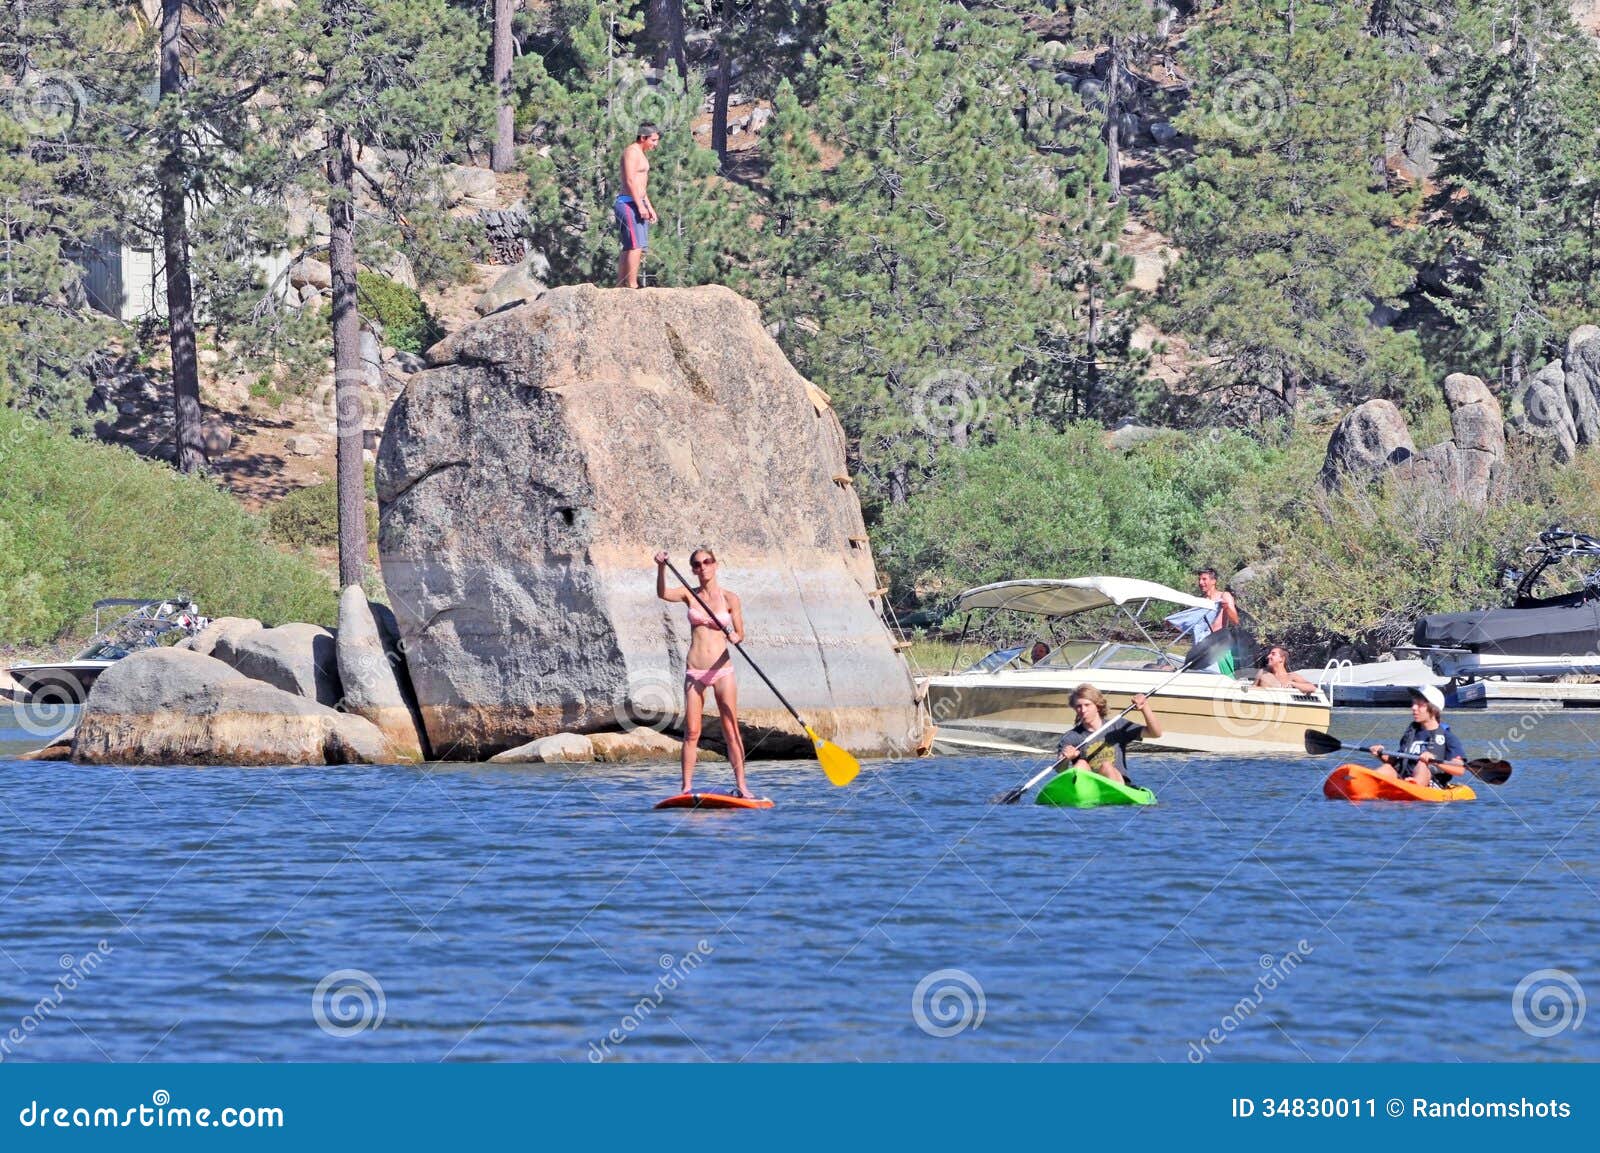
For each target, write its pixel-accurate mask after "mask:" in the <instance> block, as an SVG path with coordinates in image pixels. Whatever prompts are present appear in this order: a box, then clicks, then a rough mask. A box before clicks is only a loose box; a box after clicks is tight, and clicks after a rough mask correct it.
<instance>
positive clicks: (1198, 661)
mask: <svg viewBox="0 0 1600 1153" xmlns="http://www.w3.org/2000/svg"><path fill="white" fill-rule="evenodd" d="M1233 641H1234V638H1233V630H1232V629H1231V628H1224V629H1218V630H1217V631H1216V632H1214V633H1212V634H1211V635H1210V636H1208V637H1207V638H1206V639H1205V640H1203V641H1201V642H1200V643H1199V644H1197V645H1195V646H1194V647H1193V648H1192V649H1190V650H1189V651H1188V653H1187V654H1185V656H1184V658H1183V663H1182V664H1181V665H1179V666H1178V668H1177V670H1176V671H1175V672H1174V673H1173V674H1172V675H1171V676H1170V677H1168V678H1167V679H1166V680H1164V681H1162V682H1161V683H1160V684H1159V685H1157V686H1156V687H1155V688H1153V689H1151V690H1150V691H1149V692H1147V693H1142V694H1138V695H1141V696H1143V697H1144V698H1145V699H1146V700H1148V699H1149V698H1151V697H1153V696H1155V695H1156V694H1157V693H1159V692H1160V691H1161V690H1162V689H1164V688H1166V687H1167V686H1168V685H1170V684H1171V683H1172V682H1173V681H1175V680H1177V679H1178V678H1179V677H1180V676H1182V675H1183V674H1184V673H1187V672H1191V671H1193V670H1194V669H1195V668H1196V667H1197V666H1199V665H1209V664H1211V663H1212V662H1213V661H1215V660H1216V659H1217V658H1219V657H1220V656H1222V654H1223V653H1225V652H1227V651H1228V650H1229V649H1230V648H1232V647H1233ZM1132 711H1133V702H1132V701H1129V702H1128V705H1127V707H1126V708H1124V709H1123V710H1122V711H1121V712H1120V713H1118V714H1117V715H1116V716H1114V717H1112V718H1111V719H1110V720H1109V721H1107V722H1105V724H1103V725H1101V726H1100V727H1099V728H1098V729H1096V730H1095V731H1094V732H1092V733H1090V734H1089V735H1088V736H1087V737H1085V738H1084V740H1083V743H1082V744H1081V745H1079V746H1078V756H1079V757H1082V756H1083V755H1084V754H1085V753H1087V752H1088V751H1089V750H1090V749H1091V748H1092V747H1093V746H1094V744H1095V743H1096V742H1097V741H1099V739H1100V738H1101V737H1103V736H1104V735H1105V734H1106V733H1107V732H1108V731H1110V729H1111V726H1112V725H1114V724H1116V723H1117V722H1118V721H1120V720H1121V719H1122V718H1123V717H1125V716H1127V715H1128V714H1129V713H1131V712H1132ZM1066 763H1067V762H1066V760H1065V759H1063V760H1059V761H1056V762H1055V763H1054V764H1052V765H1050V766H1049V767H1047V768H1044V769H1041V770H1040V771H1039V772H1037V773H1035V774H1034V775H1033V776H1031V777H1029V778H1028V779H1027V780H1026V781H1023V782H1022V784H1020V785H1018V786H1017V787H1016V788H1014V789H1008V790H1006V791H1005V792H1003V793H1001V794H1000V795H999V796H997V797H990V798H989V800H990V803H991V804H996V805H1014V804H1016V803H1017V802H1018V801H1020V800H1021V799H1022V795H1023V794H1024V793H1026V792H1027V791H1028V790H1029V789H1031V788H1033V786H1034V785H1037V784H1038V783H1039V782H1040V781H1042V780H1044V779H1045V778H1046V777H1048V776H1049V775H1050V774H1051V773H1058V772H1060V771H1061V769H1062V766H1064V765H1065V764H1066Z"/></svg>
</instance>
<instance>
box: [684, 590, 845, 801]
mask: <svg viewBox="0 0 1600 1153" xmlns="http://www.w3.org/2000/svg"><path fill="white" fill-rule="evenodd" d="M666 563H667V568H669V569H671V570H672V575H673V576H675V577H677V578H678V583H679V584H681V585H682V586H683V587H684V588H685V589H687V590H688V592H689V595H690V596H692V597H693V598H694V599H695V600H696V601H697V602H698V603H699V605H700V607H701V608H703V609H705V610H706V616H708V617H710V618H711V619H712V620H714V621H716V622H717V624H718V625H719V626H720V627H721V628H722V631H723V632H724V633H725V634H727V637H728V643H729V644H731V645H732V646H733V647H734V648H736V649H738V650H739V655H740V656H741V657H743V658H744V659H745V660H746V661H747V662H748V663H749V665H750V667H751V668H753V669H755V671H756V676H758V677H760V678H761V679H762V680H763V681H766V683H767V688H769V689H771V690H772V695H773V696H775V697H777V698H778V700H779V701H780V702H782V704H783V707H784V708H786V709H788V710H789V715H790V716H791V717H793V718H794V719H795V722H796V723H797V724H798V725H799V726H800V727H801V728H802V729H804V730H805V731H806V736H808V737H810V738H811V747H812V748H813V749H814V750H815V751H816V754H817V762H818V763H819V764H820V765H821V766H822V771H823V772H824V773H826V774H827V776H828V780H830V781H832V782H833V783H834V784H836V785H848V784H849V783H850V782H851V781H853V780H855V778H856V774H857V773H859V772H860V771H861V762H859V761H857V760H856V759H855V758H854V757H852V756H851V755H850V754H849V753H847V752H846V751H845V750H843V749H841V748H840V747H839V746H838V745H836V744H834V743H833V742H832V741H829V740H826V739H825V738H823V737H819V736H818V735H817V733H816V730H815V729H813V728H812V727H811V726H810V725H808V724H806V722H805V720H804V719H802V717H801V716H800V714H799V713H797V712H795V711H794V706H793V705H791V704H790V703H789V701H788V698H786V697H785V696H784V695H783V694H782V693H780V692H779V691H778V686H777V685H775V684H773V683H772V680H771V679H770V678H769V677H768V676H767V674H766V673H764V672H762V671H761V666H760V665H758V664H756V662H755V661H753V660H751V659H750V654H749V653H747V652H745V651H744V646H743V645H741V644H740V643H739V642H738V641H736V640H734V639H733V630H731V629H729V628H728V627H727V626H726V625H723V624H722V620H721V618H720V617H718V616H717V614H716V613H714V612H712V611H711V606H710V605H708V604H706V602H705V601H704V599H702V598H701V596H700V594H699V593H697V592H695V591H694V586H693V585H692V584H690V583H689V582H688V581H686V580H684V579H683V574H682V573H681V572H679V571H678V570H677V568H676V566H674V565H673V563H672V562H671V561H667V562H666Z"/></svg>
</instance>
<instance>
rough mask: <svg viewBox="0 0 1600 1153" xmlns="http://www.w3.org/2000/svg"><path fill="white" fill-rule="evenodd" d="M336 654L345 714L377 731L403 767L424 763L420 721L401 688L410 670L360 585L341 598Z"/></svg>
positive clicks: (351, 586) (350, 588) (351, 587)
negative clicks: (388, 642) (387, 638)
mask: <svg viewBox="0 0 1600 1153" xmlns="http://www.w3.org/2000/svg"><path fill="white" fill-rule="evenodd" d="M334 649H335V653H336V655H337V660H338V678H339V684H340V687H341V688H342V689H343V690H344V701H343V706H342V707H343V708H344V711H345V712H347V713H354V714H355V715H356V716H358V717H365V718H367V720H369V721H371V722H372V723H373V724H375V725H377V726H378V728H379V729H380V730H381V731H382V732H383V735H384V737H385V738H387V739H388V741H389V745H390V747H391V749H392V750H393V753H394V757H395V759H396V760H397V761H420V760H422V759H423V752H422V738H421V734H420V733H419V731H418V723H417V718H416V715H415V714H414V713H413V712H412V708H411V704H410V703H409V702H408V701H407V700H406V694H405V692H404V691H402V689H401V685H400V682H401V679H402V678H403V677H404V676H405V669H404V667H403V665H401V663H400V659H399V654H398V653H397V652H395V651H394V649H393V646H392V645H385V644H384V638H383V634H382V632H381V631H380V630H379V627H378V621H377V619H376V617H374V615H373V612H372V606H371V605H369V604H368V603H367V595H366V593H365V592H363V591H362V588H361V586H360V585H350V586H349V587H348V588H346V589H345V590H344V592H343V593H342V594H340V597H339V632H338V634H337V636H336V639H335V642H334Z"/></svg>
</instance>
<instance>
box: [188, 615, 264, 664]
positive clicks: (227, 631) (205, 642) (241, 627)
mask: <svg viewBox="0 0 1600 1153" xmlns="http://www.w3.org/2000/svg"><path fill="white" fill-rule="evenodd" d="M260 631H261V622H260V621H258V620H256V619H255V618H254V617H218V618H217V619H216V620H214V621H212V622H211V623H210V624H208V625H207V626H206V627H205V628H203V629H201V630H200V631H199V632H198V633H196V634H195V635H194V636H192V637H190V638H189V639H188V640H184V641H179V642H178V643H177V644H176V645H174V646H172V647H173V648H187V649H190V650H192V651H193V652H197V653H199V654H200V655H201V656H203V657H209V656H211V655H212V651H213V650H214V649H215V648H216V647H217V642H218V641H220V640H222V638H223V637H230V638H233V639H235V640H243V639H244V638H245V637H247V636H249V635H250V634H251V633H258V632H260Z"/></svg>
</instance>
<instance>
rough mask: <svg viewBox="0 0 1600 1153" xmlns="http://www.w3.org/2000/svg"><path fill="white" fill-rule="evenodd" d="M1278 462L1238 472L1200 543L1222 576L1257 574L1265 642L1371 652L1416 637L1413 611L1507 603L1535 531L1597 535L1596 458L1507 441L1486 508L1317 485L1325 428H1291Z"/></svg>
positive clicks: (1426, 495)
mask: <svg viewBox="0 0 1600 1153" xmlns="http://www.w3.org/2000/svg"><path fill="white" fill-rule="evenodd" d="M1295 440H1296V443H1295V444H1294V445H1293V446H1291V448H1290V450H1289V452H1288V453H1287V454H1286V457H1285V462H1284V467H1281V468H1280V469H1278V470H1275V471H1274V472H1273V473H1271V474H1261V475H1252V476H1247V477H1245V478H1243V481H1242V483H1240V484H1239V485H1238V486H1237V488H1236V489H1235V490H1234V492H1233V494H1232V499H1231V500H1230V501H1229V502H1228V505H1227V507H1226V508H1225V509H1223V510H1220V511H1219V515H1218V516H1217V518H1216V520H1215V521H1214V523H1213V525H1212V529H1211V531H1210V532H1209V533H1208V534H1207V537H1206V539H1205V543H1204V547H1206V548H1207V549H1209V551H1210V555H1212V556H1213V557H1215V559H1216V563H1217V565H1218V567H1219V568H1222V569H1223V570H1224V573H1225V574H1226V573H1227V572H1228V571H1229V570H1231V569H1233V568H1236V567H1238V566H1241V565H1244V564H1253V565H1256V566H1258V567H1259V568H1260V570H1261V571H1262V576H1261V579H1260V580H1258V581H1256V582H1254V583H1252V584H1251V586H1250V588H1249V595H1248V597H1247V598H1245V599H1244V600H1243V602H1242V604H1243V607H1245V608H1247V609H1248V610H1249V611H1250V612H1251V613H1252V614H1253V616H1254V617H1255V618H1256V621H1257V622H1258V624H1259V626H1260V628H1259V631H1260V633H1261V635H1263V636H1271V637H1273V638H1274V639H1277V640H1281V641H1284V642H1285V643H1289V644H1292V645H1298V646H1307V647H1309V646H1320V645H1338V644H1345V643H1352V644H1355V645H1357V646H1359V647H1360V648H1362V649H1364V650H1365V651H1366V652H1367V653H1368V654H1369V655H1372V656H1376V655H1377V654H1379V653H1381V652H1384V651H1386V650H1388V649H1390V648H1392V647H1393V646H1395V645H1397V644H1406V643H1409V642H1410V639H1411V635H1412V628H1413V626H1414V624H1415V622H1416V620H1417V618H1418V617H1419V616H1423V615H1425V614H1427V613H1436V612H1455V611H1460V610H1464V609H1471V608H1489V607H1494V606H1496V605H1499V604H1500V603H1502V594H1501V590H1500V583H1499V574H1500V571H1501V569H1502V568H1504V567H1506V566H1508V565H1511V564H1513V563H1514V562H1517V561H1518V560H1519V558H1520V556H1521V553H1522V549H1523V548H1524V546H1526V545H1528V544H1530V543H1532V541H1533V539H1534V537H1535V536H1536V535H1537V534H1538V532H1539V531H1540V530H1541V529H1543V528H1546V527H1548V526H1549V525H1550V524H1552V523H1555V522H1560V523H1562V524H1566V525H1569V526H1571V527H1575V528H1580V529H1588V530H1590V531H1593V530H1594V529H1595V528H1596V527H1600V526H1597V525H1596V522H1595V511H1594V510H1595V508H1596V507H1597V506H1600V500H1597V497H1600V454H1596V453H1593V452H1586V453H1584V454H1582V455H1581V456H1580V457H1579V458H1578V460H1577V461H1576V462H1574V463H1573V464H1571V465H1569V466H1566V467H1561V466H1557V465H1555V464H1554V463H1553V462H1551V461H1549V460H1547V459H1544V458H1542V457H1541V456H1540V454H1539V453H1538V452H1537V450H1534V449H1530V448H1529V447H1528V446H1527V445H1526V444H1523V443H1520V442H1518V441H1516V440H1513V441H1512V442H1511V443H1510V444H1509V445H1508V446H1507V451H1508V455H1507V459H1506V461H1505V463H1504V464H1503V466H1502V468H1501V472H1500V475H1499V477H1498V479H1497V481H1496V484H1495V489H1494V491H1493V493H1492V494H1491V496H1490V500H1489V502H1488V505H1487V507H1486V508H1482V509H1479V508H1474V507H1472V506H1470V505H1466V504H1463V503H1462V502H1461V501H1460V500H1459V499H1457V498H1456V497H1455V496H1454V494H1452V493H1450V492H1448V491H1444V490H1439V489H1431V488H1428V487H1425V486H1420V485H1417V484H1404V485H1402V484H1397V483H1394V482H1393V481H1389V482H1386V483H1384V484H1380V485H1376V486H1373V485H1351V486H1348V487H1346V488H1344V489H1342V490H1341V491H1339V492H1334V493H1328V492H1324V491H1323V490H1322V489H1321V488H1320V487H1319V486H1318V485H1317V484H1316V473H1317V470H1318V469H1319V468H1320V466H1321V461H1322V454H1323V450H1324V448H1325V446H1326V443H1327V430H1307V431H1306V432H1304V433H1301V434H1297V436H1296V438H1295Z"/></svg>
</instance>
